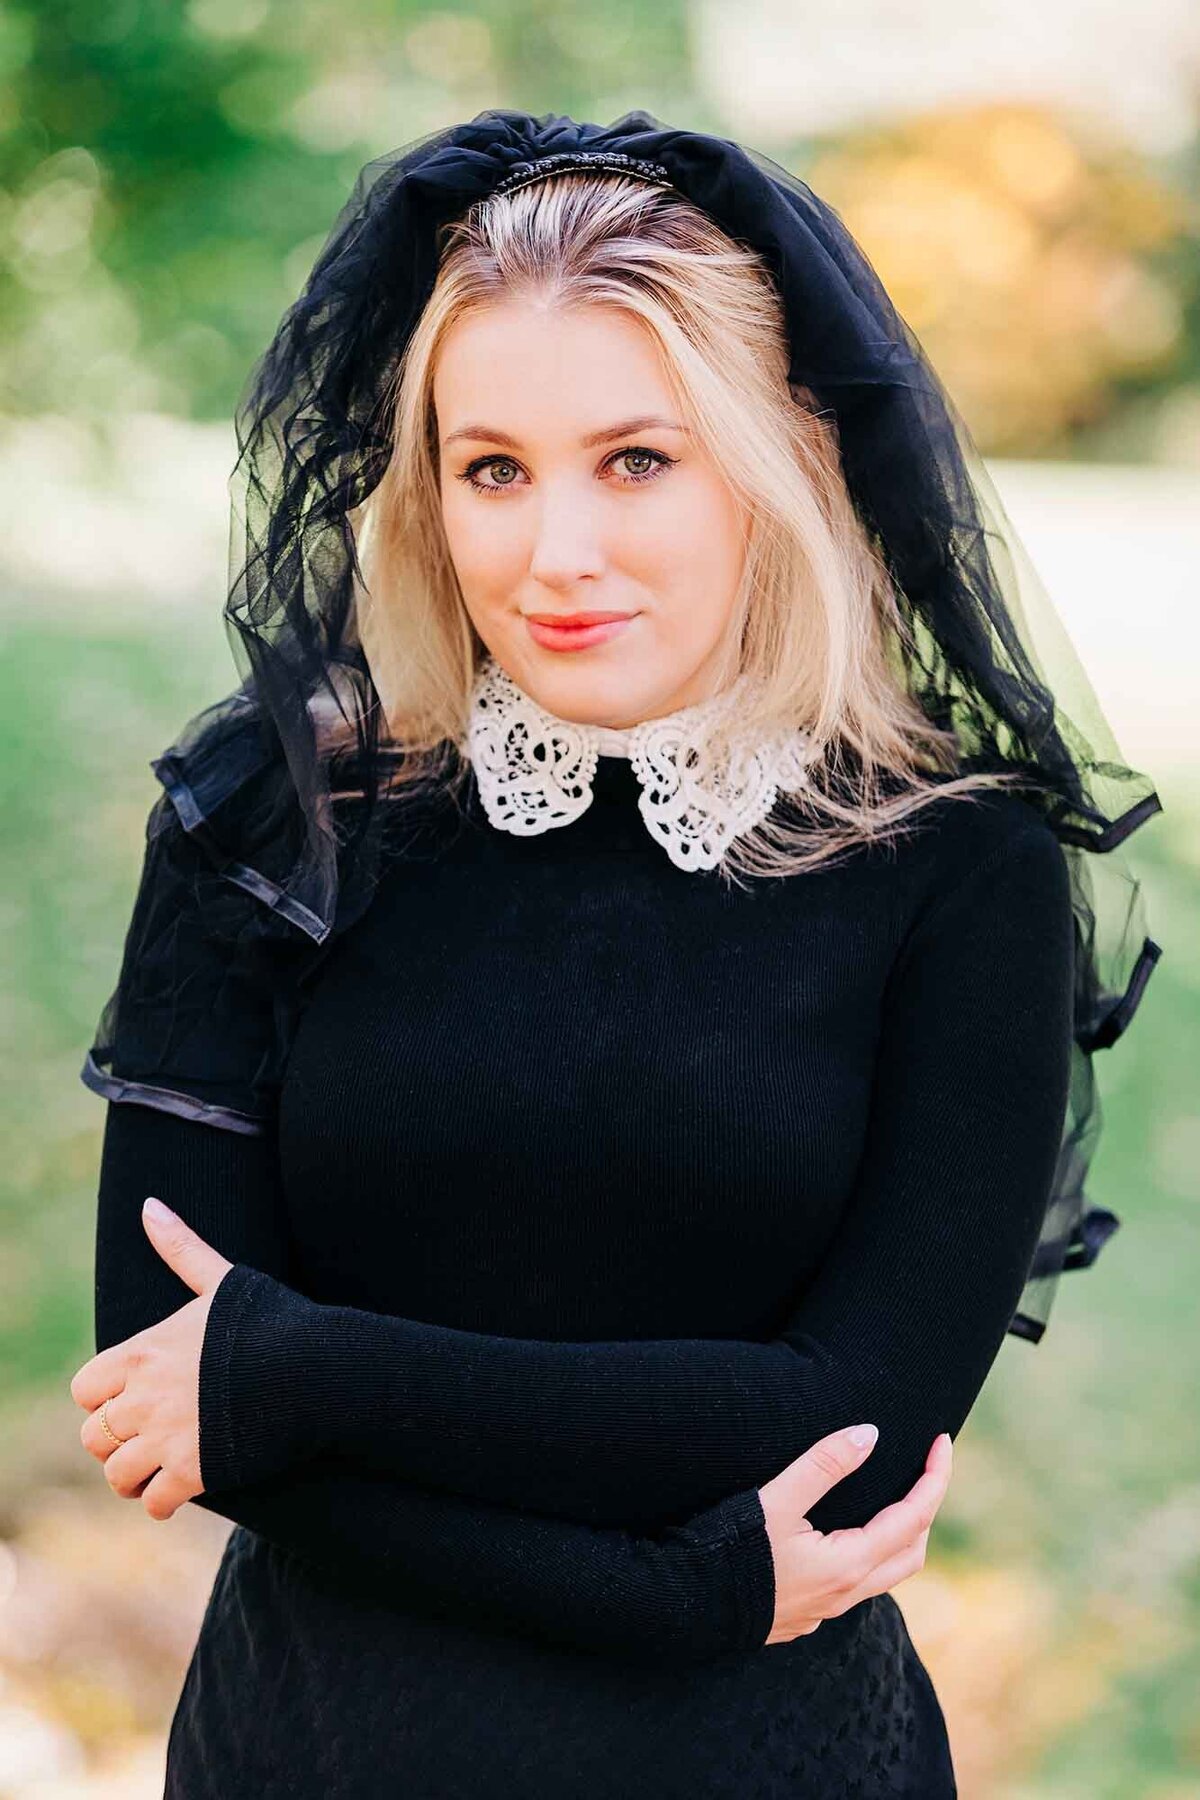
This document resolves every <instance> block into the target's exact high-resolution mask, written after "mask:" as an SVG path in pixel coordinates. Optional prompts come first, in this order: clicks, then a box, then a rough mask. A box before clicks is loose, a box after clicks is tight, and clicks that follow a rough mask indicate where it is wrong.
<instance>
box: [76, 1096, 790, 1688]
mask: <svg viewBox="0 0 1200 1800" xmlns="http://www.w3.org/2000/svg"><path fill="white" fill-rule="evenodd" d="M155 1192H160V1193H161V1192H168V1193H170V1194H171V1195H172V1196H173V1198H174V1200H175V1203H176V1206H177V1210H179V1212H180V1214H181V1216H183V1217H185V1218H186V1219H187V1220H188V1223H189V1224H191V1225H192V1226H193V1228H194V1229H195V1230H197V1231H198V1232H199V1233H200V1234H201V1236H203V1237H204V1238H205V1240H206V1241H207V1242H209V1243H212V1244H213V1245H214V1246H215V1247H216V1248H218V1249H220V1250H221V1252H222V1254H224V1255H228V1256H235V1255H236V1256H238V1257H240V1258H243V1259H246V1260H247V1261H249V1260H251V1259H252V1260H253V1261H254V1263H255V1264H256V1265H257V1266H258V1267H260V1268H261V1269H262V1271H263V1273H264V1278H269V1274H270V1272H271V1271H276V1272H278V1274H280V1275H284V1274H286V1273H287V1272H288V1264H287V1235H286V1226H285V1217H284V1211H283V1205H282V1199H281V1195H280V1189H279V1181H278V1171H277V1159H276V1155H275V1152H274V1149H273V1147H272V1144H271V1140H270V1139H269V1138H267V1137H250V1136H242V1135H238V1134H235V1133H232V1132H229V1131H226V1130H221V1129H217V1128H214V1127H212V1126H209V1125H204V1124H199V1123H197V1122H195V1121H192V1120H187V1119H181V1118H178V1117H176V1116H174V1115H171V1114H167V1113H163V1112H159V1111H156V1110H154V1109H152V1108H149V1107H146V1106H142V1105H138V1104H129V1103H121V1104H112V1103H110V1105H109V1107H108V1111H107V1115H106V1120H105V1131H104V1145H103V1151H102V1156H101V1169H100V1186H99V1200H98V1208H97V1230H96V1264H95V1274H96V1286H95V1320H96V1344H97V1349H104V1348H107V1347H108V1346H109V1345H111V1344H115V1343H120V1342H123V1341H124V1340H125V1339H126V1338H129V1337H131V1336H133V1335H134V1334H135V1333H136V1332H138V1331H142V1330H145V1329H146V1328H147V1327H149V1326H152V1325H154V1324H156V1323H157V1322H158V1321H159V1320H161V1319H163V1318H165V1317H166V1316H168V1315H169V1314H170V1313H171V1312H174V1311H176V1310H177V1309H178V1308H179V1307H180V1306H182V1305H184V1304H186V1303H187V1301H188V1300H190V1299H191V1298H193V1295H192V1294H191V1291H190V1289H188V1288H187V1286H186V1284H185V1283H184V1282H183V1281H182V1280H181V1279H180V1277H179V1276H178V1275H176V1274H175V1273H174V1271H173V1270H172V1269H170V1268H169V1267H168V1266H167V1264H166V1263H165V1262H164V1261H163V1260H162V1258H161V1257H160V1256H158V1254H157V1253H156V1252H155V1250H154V1248H153V1246H152V1244H151V1243H150V1240H149V1238H148V1237H147V1235H146V1232H145V1230H144V1229H143V1227H142V1224H141V1218H140V1213H141V1203H142V1200H143V1198H144V1197H145V1195H146V1194H147V1193H155ZM239 1266H245V1263H243V1264H242V1265H239ZM226 1279H228V1277H227V1278H226ZM222 1285H223V1284H222ZM218 1291H219V1290H218ZM289 1385H290V1384H289ZM276 1398H277V1400H278V1401H279V1402H280V1403H284V1402H285V1401H286V1392H281V1393H280V1395H278V1396H277V1397H276ZM202 1453H203V1439H202ZM202 1461H203V1454H202ZM195 1504H198V1505H200V1506H202V1507H204V1508H205V1509H206V1510H207V1511H210V1512H213V1513H217V1514H219V1515H220V1516H222V1517H224V1518H227V1519H230V1520H232V1521H233V1522H235V1523H236V1524H240V1525H244V1526H246V1527H247V1528H249V1529H250V1530H252V1531H255V1532H257V1533H259V1535H261V1536H262V1537H264V1538H265V1539H267V1540H268V1541H269V1542H271V1543H273V1544H276V1545H278V1546H279V1547H280V1548H281V1549H283V1550H287V1551H292V1552H295V1553H297V1554H299V1555H300V1556H302V1557H305V1558H306V1559H308V1560H309V1561H311V1562H315V1563H317V1564H318V1565H321V1566H323V1567H325V1568H328V1569H331V1570H333V1571H335V1572H336V1573H337V1575H338V1577H339V1578H340V1579H343V1580H345V1581H346V1583H347V1584H348V1585H353V1586H358V1587H359V1588H360V1589H361V1590H362V1591H364V1592H369V1593H370V1594H371V1595H372V1596H373V1597H374V1598H375V1599H376V1600H378V1599H379V1598H381V1597H382V1598H385V1599H386V1600H388V1601H390V1602H391V1603H393V1604H395V1605H396V1606H397V1607H400V1608H404V1609H408V1610H414V1611H419V1612H422V1613H425V1614H432V1615H434V1616H437V1617H441V1618H450V1619H459V1620H466V1621H469V1622H472V1623H474V1624H477V1625H479V1624H483V1625H492V1626H495V1627H497V1628H500V1629H504V1630H508V1631H512V1632H516V1633H518V1634H520V1635H526V1636H532V1637H534V1638H536V1639H538V1640H542V1641H548V1642H552V1643H559V1644H564V1645H567V1646H570V1647H573V1648H576V1649H583V1650H589V1651H594V1652H598V1653H605V1652H610V1653H613V1654H616V1655H618V1656H621V1657H623V1658H634V1659H636V1658H639V1657H642V1656H648V1657H653V1658H654V1659H655V1660H657V1661H662V1660H667V1661H669V1662H672V1663H676V1664H679V1665H681V1666H682V1665H688V1664H691V1663H695V1662H702V1661H706V1660H708V1659H709V1658H711V1657H714V1656H720V1655H723V1654H726V1653H728V1652H730V1651H736V1650H748V1649H754V1648H757V1647H759V1646H760V1645H762V1644H763V1643H764V1642H765V1639H766V1636H767V1634H768V1632H769V1631H770V1628H771V1623H772V1619H773V1616H774V1571H773V1566H772V1558H771V1548H770V1541H769V1539H768V1538H767V1536H766V1531H765V1525H764V1520H763V1514H762V1508H761V1505H760V1504H759V1501H758V1495H757V1491H756V1490H749V1491H747V1492H744V1493H742V1494H736V1495H730V1496H728V1497H727V1498H726V1499H724V1500H723V1501H722V1502H721V1503H720V1504H719V1505H717V1506H715V1507H713V1508H711V1509H709V1510H708V1511H707V1512H705V1513H704V1514H703V1515H701V1516H698V1517H696V1518H694V1519H691V1520H689V1521H688V1522H687V1523H686V1524H684V1525H681V1526H679V1527H678V1528H675V1529H668V1530H667V1531H665V1532H662V1533H660V1534H657V1535H655V1536H649V1535H647V1536H637V1535H635V1534H633V1533H630V1532H627V1531H624V1530H621V1529H608V1530H602V1529H598V1528H594V1527H591V1526H588V1525H585V1524H576V1523H570V1522H567V1521H560V1520H556V1519H553V1518H547V1517H542V1516H539V1515H538V1514H536V1513H533V1512H530V1513H521V1512H518V1511H515V1510H510V1509H508V1508H505V1507H502V1506H493V1505H489V1504H487V1503H486V1502H480V1501H472V1500H466V1499H459V1498H457V1497H456V1496H453V1495H446V1494H440V1493H429V1492H424V1491H422V1490H421V1489H420V1488H418V1487H415V1486H412V1485H409V1484H405V1483H403V1482H401V1481H399V1480H396V1479H394V1478H391V1477H388V1476H385V1475H372V1474H371V1473H370V1472H367V1471H362V1470H359V1469H356V1468H354V1467H352V1466H348V1465H347V1464H346V1463H345V1462H340V1463H335V1462H334V1461H333V1460H332V1459H331V1458H327V1457H322V1456H320V1455H316V1456H314V1457H312V1458H311V1459H310V1460H308V1461H307V1462H305V1463H303V1464H299V1463H298V1464H297V1466H295V1467H293V1468H290V1469H288V1470H286V1471H281V1472H279V1473H277V1474H276V1475H274V1476H272V1477H270V1478H267V1479H265V1480H260V1481H257V1482H251V1483H246V1484H242V1485H238V1486H231V1487H228V1488H224V1489H222V1490H221V1491H220V1492H219V1493H214V1492H209V1491H206V1492H205V1493H203V1494H201V1495H199V1496H197V1497H196V1500H195Z"/></svg>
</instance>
